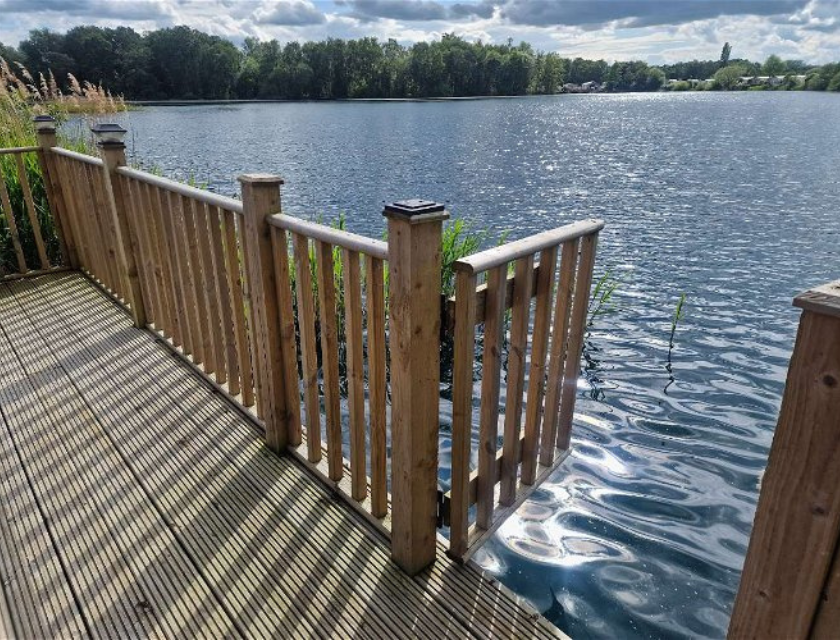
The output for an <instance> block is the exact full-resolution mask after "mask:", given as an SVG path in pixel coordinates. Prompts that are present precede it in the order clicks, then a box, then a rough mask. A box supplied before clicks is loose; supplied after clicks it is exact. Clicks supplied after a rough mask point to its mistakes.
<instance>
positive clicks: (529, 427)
mask: <svg viewBox="0 0 840 640" xmlns="http://www.w3.org/2000/svg"><path fill="white" fill-rule="evenodd" d="M556 266H557V247H550V248H548V249H544V250H543V251H542V253H540V264H539V274H538V275H537V277H536V282H535V283H534V287H535V289H536V293H535V294H534V295H535V296H536V299H537V300H536V306H535V308H534V334H533V336H532V337H531V367H530V370H529V371H528V392H527V399H526V401H525V437H524V438H523V440H522V471H521V475H520V477H521V481H522V484H524V485H532V484H534V480H535V478H536V472H537V455H538V452H539V443H540V430H541V426H542V419H543V399H544V397H545V375H546V369H547V367H546V356H547V353H548V340H549V336H550V327H551V310H552V302H553V301H554V271H555V268H556Z"/></svg>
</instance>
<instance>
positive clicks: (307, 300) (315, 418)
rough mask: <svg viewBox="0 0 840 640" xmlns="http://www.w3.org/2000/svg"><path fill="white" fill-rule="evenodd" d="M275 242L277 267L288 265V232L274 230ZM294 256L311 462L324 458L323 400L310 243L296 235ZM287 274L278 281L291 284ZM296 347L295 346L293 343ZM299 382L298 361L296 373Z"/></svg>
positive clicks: (308, 446)
mask: <svg viewBox="0 0 840 640" xmlns="http://www.w3.org/2000/svg"><path fill="white" fill-rule="evenodd" d="M273 231H274V237H275V239H276V240H277V242H276V243H275V254H274V255H275V260H274V262H275V264H281V263H282V261H283V259H284V258H285V260H286V262H287V263H288V259H289V258H288V248H287V245H286V232H285V231H283V230H282V229H274V230H273ZM293 244H294V255H295V274H296V282H295V288H296V293H297V308H298V326H299V328H300V352H301V365H302V369H303V400H304V402H303V404H304V408H305V409H306V413H305V415H306V420H305V424H306V446H307V454H308V459H309V461H310V462H318V461H319V460H320V459H321V397H320V389H319V388H318V351H317V344H316V338H317V336H316V335H315V333H316V332H315V322H316V319H317V316H316V314H315V301H314V298H313V293H312V273H311V271H310V263H309V240H308V239H307V238H306V237H305V236H301V235H298V234H294V235H293ZM284 271H286V273H285V275H281V274H280V269H278V278H283V277H285V278H286V280H287V281H288V279H289V275H288V267H286V269H285V270H284ZM289 301H290V302H291V289H290V290H289ZM292 340H294V327H292ZM292 344H294V343H292ZM292 373H294V377H295V379H297V362H295V368H294V371H293V372H292Z"/></svg>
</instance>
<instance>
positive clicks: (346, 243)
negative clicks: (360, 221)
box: [268, 213, 388, 260]
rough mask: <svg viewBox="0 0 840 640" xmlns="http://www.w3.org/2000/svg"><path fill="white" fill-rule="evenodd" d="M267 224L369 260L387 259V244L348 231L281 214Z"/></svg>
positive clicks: (271, 218) (273, 217) (270, 219)
mask: <svg viewBox="0 0 840 640" xmlns="http://www.w3.org/2000/svg"><path fill="white" fill-rule="evenodd" d="M268 222H269V224H271V225H273V226H275V227H278V228H280V229H285V230H286V231H291V232H293V233H298V234H300V235H304V236H307V237H309V238H312V239H314V240H319V241H321V242H325V243H327V244H331V245H334V246H337V247H341V248H343V249H348V250H349V251H357V252H359V253H363V254H365V255H368V256H370V257H371V258H378V259H379V260H387V259H388V243H387V242H382V241H381V240H374V239H373V238H368V237H365V236H361V235H358V234H356V233H351V232H350V231H342V230H341V229H332V228H330V227H327V226H324V225H322V224H318V223H316V222H308V221H306V220H301V219H300V218H295V217H293V216H288V215H285V214H282V213H277V214H274V215H273V216H270V217H269V218H268Z"/></svg>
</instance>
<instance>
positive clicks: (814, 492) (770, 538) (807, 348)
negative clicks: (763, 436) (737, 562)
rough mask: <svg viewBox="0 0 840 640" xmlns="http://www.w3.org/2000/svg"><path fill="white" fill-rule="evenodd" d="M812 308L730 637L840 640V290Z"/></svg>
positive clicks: (808, 300)
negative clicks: (835, 639)
mask: <svg viewBox="0 0 840 640" xmlns="http://www.w3.org/2000/svg"><path fill="white" fill-rule="evenodd" d="M794 305H795V306H797V307H799V308H800V309H802V310H803V311H802V317H801V319H800V322H799V332H798V334H797V336H796V345H795V347H794V350H793V357H792V358H791V361H790V368H789V369H788V376H787V383H786V386H785V393H784V397H783V399H782V408H781V412H780V413H779V422H778V425H777V427H776V431H775V434H774V436H773V446H772V448H771V450H770V461H769V463H768V465H767V470H766V472H765V474H764V479H763V481H762V488H761V495H760V497H759V500H758V510H757V512H756V516H755V521H754V523H753V532H752V537H751V538H750V545H749V550H748V552H747V559H746V562H745V564H744V572H743V574H742V576H741V585H740V587H739V590H738V596H737V598H736V600H735V607H734V610H733V612H732V619H731V622H730V625H729V637H730V638H737V639H739V640H740V639H741V638H771V637H772V638H805V637H832V636H835V637H836V634H837V630H838V624H840V556H838V555H837V553H838V551H840V547H838V541H840V411H838V408H840V281H836V282H833V283H831V284H827V285H824V286H822V287H817V288H816V289H813V290H811V291H808V292H807V293H804V294H802V295H800V296H798V297H797V298H796V299H795V300H794Z"/></svg>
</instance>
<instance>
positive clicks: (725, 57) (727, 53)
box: [720, 42, 732, 69]
mask: <svg viewBox="0 0 840 640" xmlns="http://www.w3.org/2000/svg"><path fill="white" fill-rule="evenodd" d="M731 56H732V45H731V44H729V43H728V42H727V43H725V44H724V45H723V49H721V50H720V67H721V69H722V68H723V67H725V66H726V65H728V64H729V58H730V57H731Z"/></svg>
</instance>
